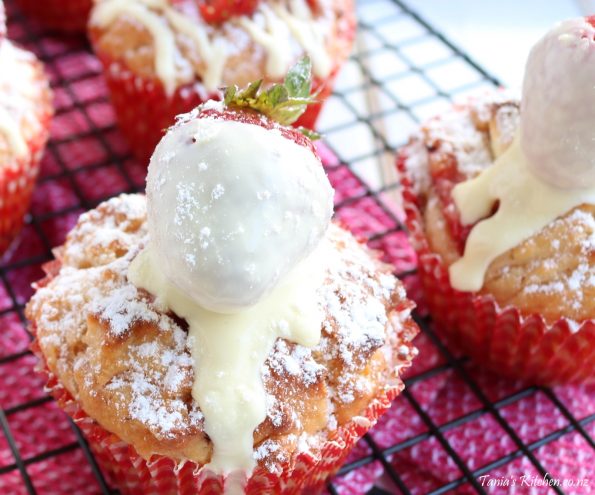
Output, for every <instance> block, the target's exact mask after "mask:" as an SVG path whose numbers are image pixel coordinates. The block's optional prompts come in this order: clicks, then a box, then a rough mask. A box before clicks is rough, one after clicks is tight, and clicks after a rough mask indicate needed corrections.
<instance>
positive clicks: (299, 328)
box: [128, 241, 328, 484]
mask: <svg viewBox="0 0 595 495" xmlns="http://www.w3.org/2000/svg"><path fill="white" fill-rule="evenodd" d="M327 249H328V248H327V244H326V241H323V242H321V244H320V245H319V247H318V248H317V249H316V250H315V251H314V253H312V254H311V255H310V256H309V257H308V258H307V259H306V260H304V261H303V262H301V263H300V264H299V265H298V266H296V267H295V268H294V270H293V271H292V272H291V273H290V274H289V275H288V276H287V277H286V278H285V279H284V280H283V282H282V283H281V284H279V285H278V286H277V287H276V288H275V289H274V291H273V292H272V293H271V294H270V295H269V296H267V297H266V298H265V299H263V300H261V301H259V302H258V303H257V304H255V305H254V306H252V307H250V308H248V309H246V310H244V311H242V312H240V313H236V314H222V313H214V312H211V311H208V310H206V309H204V308H202V307H200V306H198V305H197V304H196V303H195V302H194V301H193V300H191V299H190V298H189V297H188V296H187V295H185V294H184V293H183V292H181V291H180V290H179V289H177V288H176V287H175V286H174V285H172V284H171V283H170V282H169V281H168V280H167V278H166V277H165V275H164V274H163V272H161V270H160V269H159V266H160V265H159V259H158V257H156V256H155V251H154V249H153V248H152V246H151V245H149V246H148V248H146V249H145V250H144V251H142V252H141V253H140V254H139V255H138V256H137V257H136V258H135V259H134V260H133V262H132V264H131V265H130V268H129V271H128V278H129V279H130V281H131V282H132V283H134V284H135V285H136V286H138V287H142V288H144V289H146V290H147V291H149V292H150V293H152V294H154V295H155V296H156V297H157V299H158V301H159V302H160V303H163V304H164V305H166V306H167V307H168V308H171V309H172V310H173V311H174V312H175V313H176V314H177V315H179V316H181V317H183V318H185V319H186V321H187V322H188V324H189V338H190V341H191V342H192V357H193V360H194V375H195V380H194V386H193V389H192V396H193V398H194V400H195V401H196V402H197V404H198V405H199V407H200V409H201V411H202V413H203V414H204V417H205V423H204V424H205V432H206V433H207V434H208V435H209V437H210V439H211V441H212V442H213V456H212V458H211V462H210V463H209V465H208V467H209V468H210V469H212V470H213V471H215V472H216V473H223V474H226V475H227V474H230V473H236V474H238V471H240V472H243V473H244V475H249V473H250V472H251V470H252V469H253V468H254V467H255V464H256V463H255V460H254V455H253V434H254V430H255V429H256V427H257V426H258V425H259V424H260V423H261V422H262V421H264V419H265V417H266V395H265V389H264V385H263V381H262V376H261V370H262V368H263V365H264V363H265V361H266V358H267V356H268V355H269V354H270V352H271V350H272V348H273V345H274V343H275V341H276V340H277V339H278V338H285V339H287V340H290V341H292V342H296V343H298V344H301V345H304V346H308V347H312V346H315V345H316V344H317V343H318V341H319V339H320V331H321V327H322V319H323V314H322V312H321V308H320V306H319V304H318V302H317V299H318V298H317V290H318V288H319V287H320V286H321V284H322V282H323V276H324V273H325V272H326V271H325V267H326V266H328V259H327V256H328V255H327ZM240 474H241V473H240ZM236 478H237V476H236ZM237 482H238V480H237V479H232V480H231V481H230V483H232V484H237Z"/></svg>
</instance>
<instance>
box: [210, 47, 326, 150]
mask: <svg viewBox="0 0 595 495" xmlns="http://www.w3.org/2000/svg"><path fill="white" fill-rule="evenodd" d="M311 70H312V64H311V62H310V59H309V58H308V57H304V58H302V59H301V60H300V61H299V62H298V63H297V64H296V65H294V66H293V67H292V68H290V69H289V71H288V72H287V75H286V76H285V80H284V81H283V83H281V84H274V85H272V86H271V87H269V88H268V89H265V90H262V84H263V81H262V79H260V80H258V81H256V82H253V83H251V84H249V85H248V86H247V87H246V88H244V89H241V90H240V89H238V87H237V86H230V87H228V88H226V89H225V94H224V100H223V104H224V105H225V109H224V110H223V111H222V112H220V111H218V110H215V109H203V110H201V112H200V114H199V117H211V118H216V119H223V120H233V121H236V122H244V123H247V124H254V125H259V126H261V127H264V128H265V129H277V130H278V131H279V132H281V134H282V135H283V136H284V137H285V138H287V139H291V140H292V141H294V142H295V143H297V144H299V145H301V146H305V147H306V148H309V149H310V150H311V151H312V152H313V153H316V151H315V148H314V145H313V144H312V140H314V139H318V138H319V136H318V134H316V133H315V132H313V131H311V130H309V129H305V128H303V127H298V128H296V127H291V124H293V123H294V122H295V121H296V120H298V118H299V117H300V116H301V115H302V114H303V113H304V112H305V111H306V108H307V105H309V104H312V103H315V101H316V100H315V95H314V96H313V95H311V94H310V90H311V87H312V80H311Z"/></svg>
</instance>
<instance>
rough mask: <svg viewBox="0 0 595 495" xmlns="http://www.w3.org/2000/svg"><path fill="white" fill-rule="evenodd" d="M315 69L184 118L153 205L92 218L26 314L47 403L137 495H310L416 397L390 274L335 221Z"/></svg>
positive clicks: (167, 151) (160, 157) (164, 158)
mask: <svg viewBox="0 0 595 495" xmlns="http://www.w3.org/2000/svg"><path fill="white" fill-rule="evenodd" d="M308 72H309V70H308V67H307V66H306V63H305V62H303V63H302V64H300V65H299V66H298V67H297V68H296V70H295V71H293V72H291V73H290V74H289V75H288V76H287V78H286V82H285V84H284V85H278V86H273V87H271V88H269V89H266V90H265V89H262V88H260V87H259V84H258V83H257V84H252V85H250V86H248V87H247V88H246V89H243V90H239V89H237V88H235V87H231V88H229V89H228V90H227V91H226V94H225V99H224V101H222V102H221V101H218V102H216V101H208V102H206V103H204V104H202V105H201V106H199V107H197V108H196V109H194V110H193V111H192V112H190V113H188V114H185V115H181V116H179V117H178V119H177V122H176V124H175V125H174V126H173V127H171V128H170V129H169V130H168V131H167V132H166V134H165V136H164V137H163V139H162V140H161V141H160V143H159V144H158V146H157V148H156V149H155V152H154V153H153V156H152V158H151V162H150V165H149V171H148V176H147V195H146V197H145V196H142V195H123V196H120V197H117V198H114V199H111V200H109V201H107V202H105V203H103V204H101V205H100V206H99V207H98V208H97V209H95V210H92V211H90V212H88V213H86V214H84V215H82V216H81V218H80V220H79V222H78V224H77V225H76V226H75V228H74V229H73V231H72V232H71V233H70V234H69V235H68V237H67V240H66V243H65V245H64V246H62V247H61V248H60V249H58V250H57V251H56V254H57V259H56V260H55V261H54V262H52V263H51V264H50V265H48V266H47V267H46V270H47V274H48V275H47V277H46V278H45V279H44V280H43V281H41V282H40V283H39V284H38V288H37V292H36V294H35V295H34V296H33V298H32V300H31V302H30V303H29V305H28V306H27V315H28V317H29V318H30V319H31V322H32V330H33V332H34V334H35V336H36V343H35V346H36V352H37V353H38V354H39V356H40V357H41V359H42V360H43V361H44V362H45V363H46V365H47V371H48V373H49V376H50V381H49V388H50V389H51V390H52V393H53V394H54V395H55V396H57V397H58V398H59V400H60V403H61V404H62V405H63V407H64V408H65V409H66V411H67V412H69V413H70V414H71V415H73V417H74V418H75V419H76V420H77V421H78V422H79V424H80V426H81V428H82V429H83V431H84V432H85V433H86V434H87V436H88V438H89V441H90V444H91V447H92V448H93V449H94V451H95V453H96V454H97V457H98V459H99V461H100V462H101V463H102V465H103V467H104V468H105V471H106V472H108V473H109V474H110V476H111V477H112V481H113V483H114V484H115V485H117V487H118V488H119V489H120V490H122V491H123V492H124V493H134V494H145V493H157V494H166V493H167V494H171V493H184V494H195V493H204V494H206V493H209V494H218V493H249V494H276V493H279V494H281V493H283V494H286V493H287V494H289V493H295V494H297V493H312V492H313V491H315V490H316V489H317V488H319V487H320V486H321V485H322V484H323V483H324V480H325V479H326V478H327V477H328V476H329V475H331V474H332V473H334V472H335V471H336V470H337V469H338V468H339V467H340V465H341V463H342V462H343V460H344V459H345V457H346V456H347V454H348V452H349V450H350V448H351V447H352V446H353V445H354V443H355V441H356V440H357V439H358V438H359V437H360V436H361V435H362V434H363V433H365V432H366V431H367V430H368V429H369V428H370V427H371V426H372V425H373V424H374V423H375V422H376V420H377V419H378V417H379V416H380V415H381V414H382V412H383V411H385V410H386V408H387V407H389V405H390V403H391V401H392V399H394V397H395V396H396V395H397V394H398V393H399V392H400V391H401V390H402V388H403V383H402V381H401V379H400V375H401V373H402V371H403V369H404V368H406V367H408V366H409V365H410V363H411V360H412V359H413V357H414V356H415V355H416V352H417V351H416V350H415V349H414V348H413V346H412V345H411V340H412V339H413V337H414V336H415V334H416V333H417V327H416V326H415V324H414V323H413V321H412V319H411V317H410V312H411V309H412V306H413V304H412V303H411V302H410V301H408V300H407V298H406V294H405V291H404V289H403V286H402V285H401V283H400V282H399V281H398V280H396V279H395V277H394V276H393V275H392V274H391V268H390V267H389V266H387V265H385V264H383V263H382V262H380V261H379V259H378V256H377V255H376V254H375V253H373V252H372V251H370V250H368V249H367V248H366V247H365V246H364V245H362V244H360V243H359V242H358V241H357V240H355V239H354V237H353V236H352V235H351V234H350V233H348V232H347V231H345V230H344V229H342V228H341V227H340V226H338V225H336V224H333V223H332V222H331V217H332V213H333V206H332V200H333V191H332V188H331V186H330V184H329V182H328V179H327V177H326V175H325V174H324V170H323V168H322V164H321V162H320V158H319V157H318V155H317V154H316V151H315V149H314V147H313V145H312V143H311V141H310V139H309V138H308V137H306V136H305V135H303V134H302V133H301V132H299V131H298V130H296V129H294V128H292V127H289V126H288V125H289V124H291V123H292V122H293V121H294V120H295V119H296V118H298V117H299V115H300V112H301V111H303V110H304V107H305V103H306V102H307V101H308V100H309V96H308V93H309V92H308V89H309V87H310V83H309V80H308V79H307V78H306V77H305V75H306V74H307V73H308Z"/></svg>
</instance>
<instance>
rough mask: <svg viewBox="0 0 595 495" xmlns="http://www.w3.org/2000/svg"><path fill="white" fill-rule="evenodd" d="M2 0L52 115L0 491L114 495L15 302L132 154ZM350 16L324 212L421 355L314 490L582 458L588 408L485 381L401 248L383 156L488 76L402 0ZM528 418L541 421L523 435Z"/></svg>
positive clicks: (443, 488)
mask: <svg viewBox="0 0 595 495" xmlns="http://www.w3.org/2000/svg"><path fill="white" fill-rule="evenodd" d="M6 3H7V9H8V13H9V16H10V23H9V34H10V37H11V38H12V39H13V40H15V41H17V42H18V43H20V44H21V45H23V46H25V47H27V48H29V49H31V50H33V51H34V52H35V53H36V54H37V55H38V56H39V58H40V59H41V60H42V61H43V62H44V63H45V64H46V67H47V70H48V73H49V75H50V77H51V81H52V87H53V89H54V92H55V97H56V100H55V101H56V116H55V119H54V123H53V126H52V139H51V141H50V143H49V146H48V149H47V151H46V155H45V158H44V161H43V165H42V172H41V177H40V179H39V183H38V187H37V190H36V192H35V196H34V199H33V203H32V207H31V212H30V214H29V215H28V217H27V223H26V226H25V228H24V230H23V233H22V234H21V236H20V237H19V239H17V241H16V242H15V244H14V246H13V247H12V249H11V251H10V252H9V253H8V254H7V255H6V256H5V257H4V258H3V259H2V262H1V264H0V493H7V494H13V493H14V494H20V493H28V494H35V493H40V494H43V493H56V494H65V493H77V494H78V493H81V494H83V493H85V494H86V493H89V494H98V493H101V494H105V495H107V494H114V493H117V492H116V491H115V490H113V489H112V488H111V487H110V486H109V485H108V482H107V481H106V479H105V478H104V476H103V474H102V472H101V470H100V469H99V467H98V465H97V464H96V462H95V460H94V457H93V455H92V453H91V451H90V450H89V448H88V446H87V444H86V442H85V440H84V439H83V437H82V436H81V434H80V432H79V430H78V429H77V427H76V426H75V425H74V424H73V423H72V422H71V421H70V420H68V419H67V418H66V416H65V415H64V414H63V413H62V412H61V411H59V410H58V408H57V406H56V405H55V403H54V402H53V401H52V400H51V398H49V397H48V396H47V395H46V394H45V393H44V391H43V384H42V382H41V378H38V377H37V376H36V375H35V373H34V366H35V359H34V357H33V356H32V355H31V353H30V351H29V350H28V345H29V342H30V335H29V334H28V333H27V331H26V321H25V318H24V315H23V308H24V305H25V303H26V301H27V299H28V297H29V296H30V295H31V288H30V284H31V282H33V281H35V280H36V279H38V278H40V276H41V269H40V266H41V264H42V263H43V262H45V261H48V260H49V259H51V258H52V252H51V249H52V247H53V246H56V245H59V244H60V243H61V242H63V240H64V236H65V235H66V232H67V231H68V230H69V229H70V228H71V227H72V225H73V224H74V222H75V221H76V218H77V217H78V215H79V214H80V213H81V212H83V211H85V210H87V209H89V208H92V207H94V206H96V205H97V204H98V203H99V202H101V201H102V200H104V199H107V198H108V197H111V196H113V195H115V194H118V193H121V192H133V191H139V190H142V189H143V186H144V175H145V172H146V168H145V167H144V166H143V165H141V164H138V163H137V162H135V161H134V160H133V159H132V157H131V155H130V154H129V151H128V149H127V147H126V144H125V143H124V142H123V140H122V138H121V136H120V134H119V132H118V130H117V128H116V126H115V123H114V116H113V113H112V110H111V107H110V105H109V101H108V97H107V90H106V88H105V86H104V83H103V79H102V76H101V68H100V66H99V63H98V62H97V60H96V59H95V58H94V57H93V55H92V54H91V52H90V49H89V46H88V44H87V43H86V42H85V41H84V40H82V39H63V38H59V37H53V36H51V35H49V34H47V33H45V32H44V31H43V30H42V29H41V28H39V27H38V26H37V25H36V24H34V23H32V22H30V21H29V20H28V19H26V18H24V17H23V16H22V15H21V14H20V13H19V11H18V9H17V8H16V7H15V6H14V5H13V3H12V2H11V1H8V2H6ZM358 17H359V34H358V40H357V43H356V44H357V46H356V50H355V53H354V54H353V55H352V56H351V58H350V59H349V61H348V62H347V64H346V66H345V68H344V70H343V71H342V73H341V75H340V78H339V81H338V84H337V88H336V91H335V93H334V94H333V96H332V97H331V98H330V100H329V102H328V103H327V106H326V108H325V111H324V114H323V115H322V117H321V121H320V127H321V130H322V131H323V132H324V133H325V136H326V137H325V141H326V144H327V145H328V147H329V148H330V149H331V150H332V152H333V153H334V157H335V158H334V159H333V160H331V161H330V162H329V163H327V172H328V174H329V177H330V179H331V182H333V185H335V187H336V189H337V197H336V215H337V217H339V218H340V219H341V220H342V221H343V222H344V223H346V224H347V225H348V226H349V227H350V228H352V229H353V230H355V231H357V232H358V233H359V234H360V235H362V236H365V237H366V238H367V239H368V240H369V243H370V245H372V246H373V247H376V248H379V249H381V250H382V251H383V253H384V255H385V258H386V259H387V260H388V261H390V262H392V263H393V264H394V265H395V267H396V274H397V275H398V276H399V277H400V278H402V279H403V280H404V281H405V284H406V285H407V288H408V290H409V291H410V294H412V296H413V297H415V298H416V299H419V300H420V309H419V311H418V312H417V313H416V318H417V321H418V322H419V324H420V327H421V328H422V335H421V336H420V338H419V339H418V341H417V342H418V345H419V347H420V348H421V350H422V353H421V355H420V357H419V358H418V363H416V365H415V367H414V369H413V370H412V371H411V372H410V373H409V375H408V377H407V379H406V385H407V388H406V390H405V392H404V393H403V394H402V395H401V396H400V397H399V398H398V399H397V401H395V404H394V405H393V408H392V409H391V413H389V414H387V417H389V419H385V418H382V419H381V421H380V424H379V426H378V427H377V428H375V429H373V430H372V431H371V432H370V433H369V434H367V435H366V436H365V437H364V438H363V439H362V441H360V443H359V444H358V446H357V447H356V449H355V451H354V453H353V454H352V456H351V457H350V458H349V460H348V462H347V463H346V464H345V465H344V466H343V467H342V469H341V470H340V471H339V473H338V474H337V476H336V477H335V478H334V479H333V480H332V481H330V482H329V484H328V486H327V490H328V492H329V493H331V494H337V493H355V492H356V491H357V490H359V491H360V492H361V491H365V492H367V493H369V494H376V495H380V494H385V493H402V494H408V493H416V494H417V493H431V494H440V493H448V492H451V493H487V492H491V491H492V488H490V487H489V486H485V483H484V482H483V481H482V477H483V478H485V476H491V475H493V476H497V475H498V474H501V475H502V474H503V473H508V474H510V473H532V474H533V475H534V476H536V477H540V478H541V477H547V476H550V477H551V476H553V475H555V474H556V472H555V469H556V465H557V464H556V463H555V462H553V460H555V459H557V457H559V455H560V449H561V448H562V449H567V448H568V442H566V443H564V444H560V442H561V441H566V440H569V439H570V440H571V442H570V445H577V449H578V450H580V452H582V454H581V455H582V456H583V457H585V456H586V461H585V460H584V459H583V464H585V462H586V463H587V465H589V462H590V463H591V464H590V465H591V467H592V466H593V465H595V442H594V440H593V435H594V433H595V411H594V410H593V407H592V401H589V400H583V401H582V402H581V400H578V401H577V400H574V398H575V397H576V396H577V395H578V396H580V395H581V394H583V396H584V394H585V392H584V391H582V390H581V389H578V390H577V389H572V388H571V389H569V388H560V389H556V390H550V389H544V388H539V387H527V386H524V385H522V384H519V383H509V382H507V381H503V380H498V379H496V378H494V377H490V376H489V375H486V374H485V373H483V372H481V370H477V369H476V368H474V367H473V366H471V365H470V363H469V362H468V360H467V359H466V358H465V357H464V356H460V355H458V354H456V353H453V351H451V350H449V349H448V348H447V347H445V345H444V344H443V343H442V341H441V339H440V337H439V333H438V334H437V333H436V332H435V330H434V326H433V324H432V322H431V321H430V320H429V319H428V317H427V316H425V315H424V311H423V302H421V296H420V293H419V287H418V285H417V279H416V275H415V255H414V253H413V251H412V249H411V248H410V247H409V245H408V244H407V241H406V234H405V232H404V230H403V227H402V215H401V212H400V210H399V205H398V196H397V195H396V194H395V193H397V192H398V183H397V181H396V177H395V175H394V172H393V170H394V151H395V149H396V148H397V147H398V146H399V145H401V144H404V142H405V141H406V139H407V135H408V133H409V132H410V131H411V129H412V128H413V127H414V126H415V124H416V123H418V122H419V121H420V120H422V119H424V118H425V117H427V116H429V115H431V114H434V113H436V112H437V111H440V110H441V109H443V108H444V107H446V106H448V105H449V103H450V102H451V100H452V98H453V97H455V96H461V95H464V94H466V93H468V92H470V91H477V90H478V89H481V88H483V87H487V88H491V87H493V86H494V85H497V84H498V81H497V80H495V79H494V78H493V77H491V76H490V75H489V74H487V73H486V72H485V71H484V70H482V68H481V67H480V66H478V65H477V64H476V63H475V62H474V61H472V60H470V59H469V57H468V56H467V55H466V54H465V53H463V52H462V51H461V50H460V49H458V48H457V47H456V46H454V45H453V44H452V43H450V42H449V41H448V40H447V39H446V38H445V37H444V36H443V35H441V34H440V33H439V32H437V31H436V30H435V29H433V28H432V26H430V25H429V24H428V23H427V22H426V21H425V20H424V19H422V18H421V17H420V16H418V15H417V14H416V12H415V11H414V10H413V9H412V8H411V7H410V6H409V5H408V4H406V3H404V2H402V1H401V0H373V1H367V2H360V3H359V4H358ZM345 184H348V185H349V187H344V185H345ZM445 384H447V385H445ZM436 402H438V403H439V405H440V408H441V409H439V408H438V406H436ZM445 408H446V409H445ZM445 411H446V412H445ZM527 411H529V416H531V415H534V414H537V415H540V414H543V415H544V416H548V417H550V418H554V420H552V421H550V422H548V423H547V424H543V425H539V427H535V428H527V426H528V425H527V421H526V417H527ZM523 414H524V415H523ZM519 418H525V420H521V419H519ZM393 420H394V421H396V423H395V426H392V423H391V421H393ZM535 422H536V423H539V421H537V420H536V421H535ZM485 432H491V433H490V435H491V436H490V435H488V436H489V437H490V438H491V439H492V440H491V441H492V443H493V442H494V438H497V439H498V441H497V442H496V444H497V448H491V447H489V448H485V449H481V450H482V451H481V452H479V451H475V452H471V453H470V452H469V449H465V448H462V447H461V442H462V443H463V444H465V446H468V445H469V444H472V445H485V443H484V444H482V443H481V441H482V439H483V440H485V439H486V438H484V437H485V435H484V434H485ZM482 435H483V436H482ZM461 439H462V440H461ZM474 442H475V444H474ZM579 447H580V448H579ZM478 450H479V449H478ZM578 450H577V452H578ZM424 457H426V458H427V459H426V461H427V462H425V463H424V462H421V461H420V458H421V459H423V458H424ZM430 458H431V459H430ZM445 466H446V467H448V469H443V468H444V467H445ZM578 472H579V471H576V472H575V473H574V474H577V473H578ZM552 473H553V474H552ZM566 473H568V471H566ZM570 474H573V472H572V470H571V471H570ZM577 475H578V474H577ZM583 489H585V487H582V488H580V489H578V488H568V489H566V488H563V487H558V486H553V487H547V488H546V487H544V488H543V491H538V492H536V493H587V491H584V490H583ZM517 493H525V492H523V491H520V492H517Z"/></svg>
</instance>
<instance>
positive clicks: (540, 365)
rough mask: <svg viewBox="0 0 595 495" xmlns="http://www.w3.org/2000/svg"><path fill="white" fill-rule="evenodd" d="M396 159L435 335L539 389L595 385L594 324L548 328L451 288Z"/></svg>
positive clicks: (402, 158)
mask: <svg viewBox="0 0 595 495" xmlns="http://www.w3.org/2000/svg"><path fill="white" fill-rule="evenodd" d="M406 160H407V148H406V147H405V148H404V149H402V150H401V151H400V152H399V154H398V156H397V169H398V171H399V174H400V177H401V183H402V187H403V206H404V209H405V214H406V225H407V228H408V229H409V234H410V238H411V242H412V244H413V247H414V249H415V251H416V253H417V256H418V272H419V276H420V280H421V282H422V286H423V290H424V295H425V302H426V304H427V306H428V309H429V311H430V313H431V314H432V317H433V319H434V321H435V322H436V327H437V331H438V332H439V333H440V334H441V335H443V336H444V337H446V339H447V340H448V342H449V343H450V345H451V346H453V347H455V348H458V349H460V350H462V351H463V352H464V353H465V354H467V355H469V356H470V357H471V358H472V359H473V360H474V361H475V362H477V363H478V364H479V365H481V366H484V367H486V368H488V369H490V370H491V371H493V372H495V373H498V374H501V375H505V376H510V377H512V378H518V379H522V380H525V381H527V382H531V383H535V384H540V385H556V384H563V383H595V364H594V363H595V321H594V320H593V319H591V320H586V321H583V322H579V323H577V322H574V321H571V320H568V319H566V318H565V317H563V316H561V317H560V319H559V320H557V321H556V322H554V323H552V324H549V323H548V322H546V320H545V318H544V317H543V316H542V315H539V314H532V315H528V316H527V315H524V314H523V313H522V311H521V309H520V308H516V307H512V306H507V307H500V306H499V304H498V303H497V302H496V300H495V299H494V298H493V297H492V296H490V295H479V294H476V293H470V292H459V291H457V290H455V289H453V288H452V286H451V285H450V281H449V276H448V268H447V267H446V265H445V264H444V263H443V261H442V258H441V257H440V256H439V255H438V254H436V253H433V252H432V251H431V250H430V248H429V244H428V241H427V238H426V235H425V230H424V225H423V218H422V214H421V211H420V204H419V199H418V197H417V196H416V194H415V192H414V184H413V183H412V179H411V177H410V176H409V174H408V172H407V169H406V166H405V163H406Z"/></svg>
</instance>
